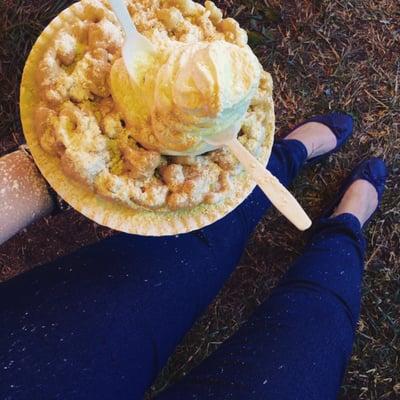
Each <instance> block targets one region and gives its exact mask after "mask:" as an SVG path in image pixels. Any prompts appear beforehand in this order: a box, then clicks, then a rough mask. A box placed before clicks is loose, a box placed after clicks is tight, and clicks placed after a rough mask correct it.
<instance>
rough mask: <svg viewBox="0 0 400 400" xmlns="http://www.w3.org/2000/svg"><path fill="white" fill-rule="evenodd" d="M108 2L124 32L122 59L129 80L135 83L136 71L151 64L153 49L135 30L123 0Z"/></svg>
mask: <svg viewBox="0 0 400 400" xmlns="http://www.w3.org/2000/svg"><path fill="white" fill-rule="evenodd" d="M108 2H109V3H110V6H111V8H112V10H113V11H114V14H115V16H116V17H117V18H118V20H119V22H120V24H121V26H122V29H123V30H124V32H125V40H124V45H123V46H122V58H123V60H124V63H125V67H126V69H127V71H128V73H129V76H130V78H131V79H132V80H133V81H134V82H136V81H137V77H138V75H139V74H138V69H139V68H141V67H142V68H143V67H145V66H146V65H148V64H149V63H150V62H151V58H152V57H151V56H152V54H153V53H154V47H153V45H152V43H151V42H150V40H149V39H147V38H146V37H145V36H143V35H142V34H141V33H139V32H138V30H137V29H136V27H135V24H134V23H133V21H132V18H131V16H130V14H129V11H128V9H127V7H126V5H125V3H124V0H108Z"/></svg>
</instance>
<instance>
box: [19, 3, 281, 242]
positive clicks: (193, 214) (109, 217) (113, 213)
mask: <svg viewBox="0 0 400 400" xmlns="http://www.w3.org/2000/svg"><path fill="white" fill-rule="evenodd" d="M79 11H80V5H79V3H75V4H74V5H72V6H71V7H69V8H67V9H66V10H64V11H63V12H62V13H61V14H60V15H59V16H57V17H56V18H55V19H54V20H53V21H52V22H51V23H50V24H49V25H48V26H47V28H46V29H45V30H44V31H43V33H42V34H41V35H40V37H39V38H38V40H37V41H36V43H35V45H34V47H33V49H32V51H31V53H30V55H29V58H28V60H27V62H26V65H25V69H24V73H23V77H22V82H21V93H20V109H21V119H22V125H23V129H24V134H25V138H26V141H27V144H28V146H29V148H30V151H31V153H32V156H33V158H34V160H35V162H36V165H37V166H38V168H39V170H40V171H41V173H42V174H43V176H44V177H45V179H46V180H47V181H48V183H49V184H50V185H51V186H52V188H53V189H54V190H55V191H56V192H57V193H58V194H59V195H60V196H61V197H62V198H63V199H64V200H65V201H66V202H67V203H68V204H70V205H71V206H72V207H73V208H74V209H76V210H77V211H79V212H80V213H82V214H83V215H84V216H86V217H87V218H89V219H91V220H93V221H95V222H96V223H98V224H100V225H104V226H107V227H109V228H111V229H115V230H117V231H121V232H126V233H131V234H137V235H144V236H167V235H177V234H182V233H186V232H190V231H193V230H197V229H200V228H204V227H205V226H207V225H210V224H212V223H214V222H216V221H218V220H219V219H221V218H223V217H224V216H226V215H227V214H228V213H230V212H231V211H233V210H234V209H235V208H236V207H237V206H239V205H240V204H241V203H242V202H243V201H244V200H245V199H246V197H247V196H248V195H249V194H250V193H251V192H252V191H253V189H254V187H255V184H254V183H253V182H252V181H251V180H250V179H248V177H247V175H246V174H245V173H242V174H240V175H238V176H237V177H235V178H233V188H234V189H233V190H232V193H231V195H230V196H228V197H227V199H226V200H225V201H223V202H221V203H219V204H214V205H208V204H203V205H199V206H197V207H194V208H190V209H184V210H179V211H149V210H146V209H144V208H140V207H139V206H138V208H136V209H133V208H130V207H128V206H126V205H123V204H120V203H117V202H113V201H110V200H107V199H104V198H102V197H100V196H99V195H96V194H95V193H94V192H92V191H91V190H89V189H88V188H87V187H85V186H84V185H83V184H81V183H78V182H77V181H75V180H73V179H71V178H69V177H68V176H66V175H65V174H64V173H63V171H62V169H61V165H60V160H59V159H58V158H57V157H54V156H51V155H49V154H48V153H46V152H45V151H44V150H43V149H42V148H41V146H40V144H39V140H38V135H37V133H36V132H35V124H34V119H35V108H36V106H37V104H39V101H40V97H39V91H38V87H37V85H36V79H35V73H36V67H37V65H38V64H39V61H40V59H41V57H42V55H43V53H44V51H46V50H47V48H48V45H49V43H50V41H51V40H52V38H53V37H54V35H55V34H56V33H57V32H58V31H59V30H60V29H62V28H63V27H65V26H68V25H70V24H71V23H73V22H76V21H77V20H79ZM269 82H270V84H269V88H268V92H269V93H268V95H269V96H268V97H269V103H268V107H266V109H265V113H266V118H265V121H266V123H265V126H264V129H265V140H264V144H263V147H262V152H261V155H260V158H259V159H260V161H261V162H262V163H263V164H264V165H266V164H267V162H268V159H269V156H270V153H271V149H272V144H273V139H274V131H275V114H274V104H273V99H272V79H271V78H270V76H269Z"/></svg>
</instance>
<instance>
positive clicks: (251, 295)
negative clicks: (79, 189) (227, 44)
mask: <svg viewBox="0 0 400 400" xmlns="http://www.w3.org/2000/svg"><path fill="white" fill-rule="evenodd" d="M70 3H72V1H67V0H2V1H1V2H0V15H1V16H2V17H1V21H0V61H1V64H0V88H1V98H0V155H2V154H5V153H7V152H9V151H11V150H13V149H15V148H16V147H17V146H18V145H19V144H21V143H23V142H24V139H23V135H22V132H21V126H20V122H19V115H18V86H19V82H20V78H21V71H22V68H23V65H24V60H25V59H26V56H27V54H28V52H29V49H30V48H31V46H32V44H33V42H34V40H35V38H36V37H37V36H38V35H39V34H40V32H41V31H42V29H43V27H44V26H45V25H46V24H47V23H48V22H49V21H50V20H51V19H52V18H53V17H54V16H56V15H57V13H58V12H59V11H61V10H62V9H63V8H65V7H66V6H67V5H69V4H70ZM217 3H218V5H219V6H221V7H222V8H223V10H224V12H225V14H226V15H229V16H233V17H235V18H236V19H237V20H239V21H240V23H241V24H243V26H244V27H246V29H247V30H248V32H249V37H250V44H251V46H252V47H253V48H254V49H255V52H256V54H257V55H258V56H259V58H260V60H261V62H262V64H263V65H264V67H265V69H266V70H268V71H269V72H271V74H272V76H273V78H274V82H275V101H276V110H277V128H278V136H279V135H282V134H283V133H284V132H285V131H286V130H287V129H288V128H290V127H291V126H293V125H294V124H295V122H297V121H301V120H302V119H303V118H305V117H307V116H310V115H312V114H316V113H321V112H327V111H329V110H334V109H342V110H346V111H347V112H349V113H351V114H352V115H353V116H354V118H355V120H356V129H355V135H354V137H353V138H352V140H351V141H350V143H349V144H348V145H346V146H345V148H344V149H343V150H342V151H341V152H340V153H339V154H337V155H334V156H332V157H330V159H329V160H327V161H326V162H324V163H323V164H321V165H318V166H315V167H313V168H310V169H308V170H307V171H305V172H304V174H303V175H302V176H300V177H299V179H298V180H297V182H296V184H295V185H294V192H295V194H296V195H297V197H298V198H299V199H301V202H302V204H304V205H305V207H306V209H307V210H308V211H309V212H310V214H311V215H312V216H313V217H317V216H318V214H319V213H320V211H321V209H322V208H323V206H324V204H326V203H327V201H328V200H329V198H330V197H331V196H332V194H333V193H335V192H336V191H337V189H338V187H339V184H340V181H341V180H342V179H343V178H344V177H345V176H346V175H347V174H348V172H349V171H350V170H351V168H352V167H353V166H355V165H356V164H357V163H358V162H359V161H361V160H363V159H365V158H367V157H369V156H371V155H375V156H381V157H384V158H385V160H386V161H387V162H388V164H389V166H390V170H391V175H390V177H389V180H388V189H387V192H386V195H385V197H384V200H383V204H382V207H381V209H380V211H379V212H378V213H377V216H376V218H375V219H374V220H373V222H372V223H371V225H370V227H369V229H368V231H367V237H368V240H369V251H368V255H367V260H366V273H365V281H364V288H363V305H362V315H361V319H360V323H359V327H358V332H357V338H356V343H355V345H354V352H353V357H352V360H351V363H350V365H349V368H348V370H347V374H346V378H345V382H344V384H343V387H342V391H341V398H342V399H350V400H351V399H370V400H375V399H394V398H400V359H399V358H400V357H399V354H400V321H399V316H400V205H399V204H400V190H399V189H400V188H399V186H400V181H399V179H398V174H399V168H400V153H399V150H400V132H399V123H400V93H399V92H400V90H399V79H400V59H399V55H400V3H399V2H398V0H379V1H377V0H346V1H345V0H342V1H340V0H330V1H328V0H314V1H310V0H303V1H296V0H282V1H279V0H241V1H236V2H233V1H231V0H225V1H217ZM111 234H112V232H111V231H109V230H107V229H104V228H102V227H99V226H97V225H95V224H94V223H92V222H90V221H88V220H87V219H85V218H84V217H82V216H80V215H78V214H77V213H75V212H74V211H72V210H67V211H65V212H64V213H62V214H60V215H57V216H55V217H51V218H47V219H45V220H43V221H41V222H39V223H36V224H35V225H34V226H32V227H29V228H28V229H27V230H25V231H24V232H22V233H20V234H19V235H18V236H17V237H15V238H14V239H13V240H11V241H9V242H8V243H6V244H5V245H3V246H2V247H0V280H6V279H8V278H10V277H12V276H13V275H15V274H18V273H21V272H23V271H25V270H27V269H29V268H32V267H33V266H34V265H37V264H40V263H42V262H45V261H47V260H50V259H54V258H56V257H58V256H60V255H61V254H65V253H68V252H70V251H72V250H73V249H76V248H78V247H80V246H83V245H85V244H87V243H90V242H93V241H96V240H99V239H101V238H103V237H106V236H108V235H111ZM305 240H306V235H299V234H298V232H296V230H295V229H294V228H292V227H291V226H289V224H288V223H287V222H286V221H285V220H284V219H283V218H282V217H281V216H279V215H277V213H270V214H269V215H268V216H267V217H266V218H265V219H264V220H263V221H262V223H261V224H260V225H259V227H258V229H257V231H256V233H255V234H254V236H253V238H252V239H251V241H250V243H249V245H248V247H247V249H246V253H245V255H244V257H243V259H242V261H241V263H240V266H239V267H238V269H237V271H236V272H235V274H234V276H233V277H232V279H231V280H230V281H229V282H228V283H227V285H226V287H225V288H224V290H223V292H222V293H221V295H220V296H219V297H218V298H217V299H216V300H215V302H214V303H213V304H212V305H211V306H210V308H209V310H208V312H207V313H206V315H204V317H203V318H202V319H201V321H199V322H198V324H197V325H196V326H195V327H194V328H193V330H192V331H191V332H190V333H189V335H188V337H187V338H186V340H185V342H184V343H183V344H182V345H181V346H180V347H179V349H178V350H177V352H176V354H175V355H174V356H173V357H172V359H171V360H170V363H169V365H168V367H167V368H166V369H165V371H164V372H163V374H162V376H161V377H160V378H159V379H158V381H157V383H156V384H155V386H154V388H153V391H152V394H154V393H155V392H156V391H157V390H160V389H161V388H162V387H164V386H165V385H167V384H168V383H170V382H172V381H175V380H176V379H178V378H179V377H180V376H181V375H182V374H184V373H186V372H188V371H189V370H190V369H191V368H192V367H193V366H194V365H196V364H197V363H199V362H200V361H201V360H202V359H203V358H204V357H206V356H207V355H208V354H210V353H211V352H212V351H213V350H215V348H216V347H217V346H218V345H219V344H220V343H221V342H222V341H223V340H224V339H226V338H227V337H229V336H230V335H232V333H233V332H235V331H236V330H237V329H238V328H239V327H240V325H241V324H242V323H243V321H244V320H245V319H246V318H247V317H248V316H249V315H250V314H251V312H252V311H253V310H254V308H255V307H256V306H257V304H259V303H260V302H262V301H263V300H264V299H265V298H266V297H267V296H268V293H269V292H270V290H271V289H272V288H273V287H274V285H275V284H276V283H277V281H278V279H279V278H280V277H281V276H282V274H283V273H284V271H285V270H286V269H287V267H288V265H289V264H290V262H291V261H292V260H293V259H294V258H295V257H296V256H297V255H298V254H299V252H300V251H301V249H302V247H303V245H304V241H305ZM152 394H150V395H149V396H150V397H152V396H153V395H152Z"/></svg>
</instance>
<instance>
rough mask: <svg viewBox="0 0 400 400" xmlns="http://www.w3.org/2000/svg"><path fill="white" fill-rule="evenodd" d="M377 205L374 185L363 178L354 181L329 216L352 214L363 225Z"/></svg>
mask: <svg viewBox="0 0 400 400" xmlns="http://www.w3.org/2000/svg"><path fill="white" fill-rule="evenodd" d="M377 207H378V193H377V191H376V189H375V187H374V186H373V185H372V184H371V183H370V182H368V181H366V180H364V179H359V180H357V181H355V182H354V183H353V184H352V185H351V186H350V187H349V188H348V189H347V191H346V193H345V194H344V196H343V198H342V200H341V201H340V203H339V205H338V206H337V208H336V210H335V211H334V212H333V214H332V216H331V218H334V217H338V216H340V215H343V214H352V215H354V216H355V217H356V218H357V219H358V221H359V222H360V225H361V226H362V227H363V226H364V225H365V224H366V222H367V221H368V220H369V219H370V218H371V216H372V215H373V214H374V212H375V211H376V209H377Z"/></svg>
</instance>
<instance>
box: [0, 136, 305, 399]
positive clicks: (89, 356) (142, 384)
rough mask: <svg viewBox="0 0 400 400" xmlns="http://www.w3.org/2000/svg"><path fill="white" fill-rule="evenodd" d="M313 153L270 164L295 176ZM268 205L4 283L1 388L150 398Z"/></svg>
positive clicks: (109, 244) (256, 200) (279, 152)
mask: <svg viewBox="0 0 400 400" xmlns="http://www.w3.org/2000/svg"><path fill="white" fill-rule="evenodd" d="M304 160H305V156H304V148H303V147H302V145H301V144H299V143H297V144H296V143H294V142H293V143H281V144H278V145H276V146H275V147H274V151H273V154H272V155H271V160H270V164H269V168H270V169H271V171H273V172H274V173H275V174H276V175H277V176H278V177H279V178H280V179H281V180H282V181H283V182H284V183H288V182H290V181H291V180H292V179H293V178H294V177H295V175H296V174H297V172H298V170H299V169H300V167H301V165H302V163H303V162H304ZM269 205H270V204H269V202H268V201H267V200H266V199H265V197H264V195H263V194H262V193H261V192H260V191H259V190H258V189H257V190H255V191H254V192H253V193H252V195H250V196H249V198H248V199H247V200H246V201H245V202H244V203H243V204H242V205H241V206H240V207H238V208H237V209H236V210H234V211H233V212H232V213H230V214H229V215H228V216H227V217H226V218H224V219H222V220H220V221H218V222H217V223H215V224H213V225H211V226H209V227H207V228H205V229H202V230H200V231H196V232H193V233H189V234H185V235H179V236H173V237H165V238H151V237H140V236H129V235H117V236H115V237H113V238H110V239H107V240H104V241H102V242H101V243H97V244H95V245H93V246H89V247H87V248H84V249H81V250H79V251H78V252H76V253H74V254H72V255H69V256H67V257H64V258H62V259H60V260H57V261H55V262H53V263H51V264H48V265H46V266H42V267H38V268H36V269H34V270H33V271H31V272H29V273H27V274H25V275H23V276H20V277H18V278H15V279H14V280H12V281H10V282H7V283H3V284H1V285H0V322H1V326H2V329H1V331H0V368H1V370H2V371H3V374H2V375H3V376H2V379H1V381H0V389H1V392H2V393H4V394H5V395H6V398H9V399H25V398H30V399H34V398H40V399H47V398H48V399H53V398H62V399H79V398H88V397H89V398H90V397H92V398H96V399H108V398H118V399H124V398H135V399H136V398H141V396H142V394H143V392H144V391H145V390H146V388H147V387H148V386H149V385H150V384H151V382H152V380H153V379H154V377H155V376H156V375H157V373H158V372H159V371H160V369H161V368H162V367H163V366H164V364H165V362H166V360H167V358H168V357H169V355H170V354H171V353H172V351H173V350H174V348H175V347H176V345H177V344H178V343H179V341H180V340H181V339H182V338H183V336H184V335H185V333H186V332H187V331H188V330H189V329H190V327H191V326H192V325H193V323H194V321H195V320H196V319H197V318H198V317H199V315H200V314H201V313H202V312H203V311H204V309H205V308H206V307H207V306H208V304H209V303H210V302H211V301H212V299H213V298H214V297H215V296H216V294H217V293H218V291H219V290H220V289H221V287H222V286H223V284H224V282H225V281H226V279H227V278H228V277H229V275H230V274H231V272H232V271H233V269H234V268H235V266H236V265H237V262H238V261H239V258H240V256H241V254H242V252H243V248H244V246H245V243H246V241H247V238H248V235H249V234H250V233H251V231H252V229H253V228H254V227H255V225H256V223H257V222H258V221H259V219H260V218H261V217H262V215H263V214H264V213H265V211H266V210H267V208H268V207H269ZM7 396H8V397H7Z"/></svg>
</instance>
